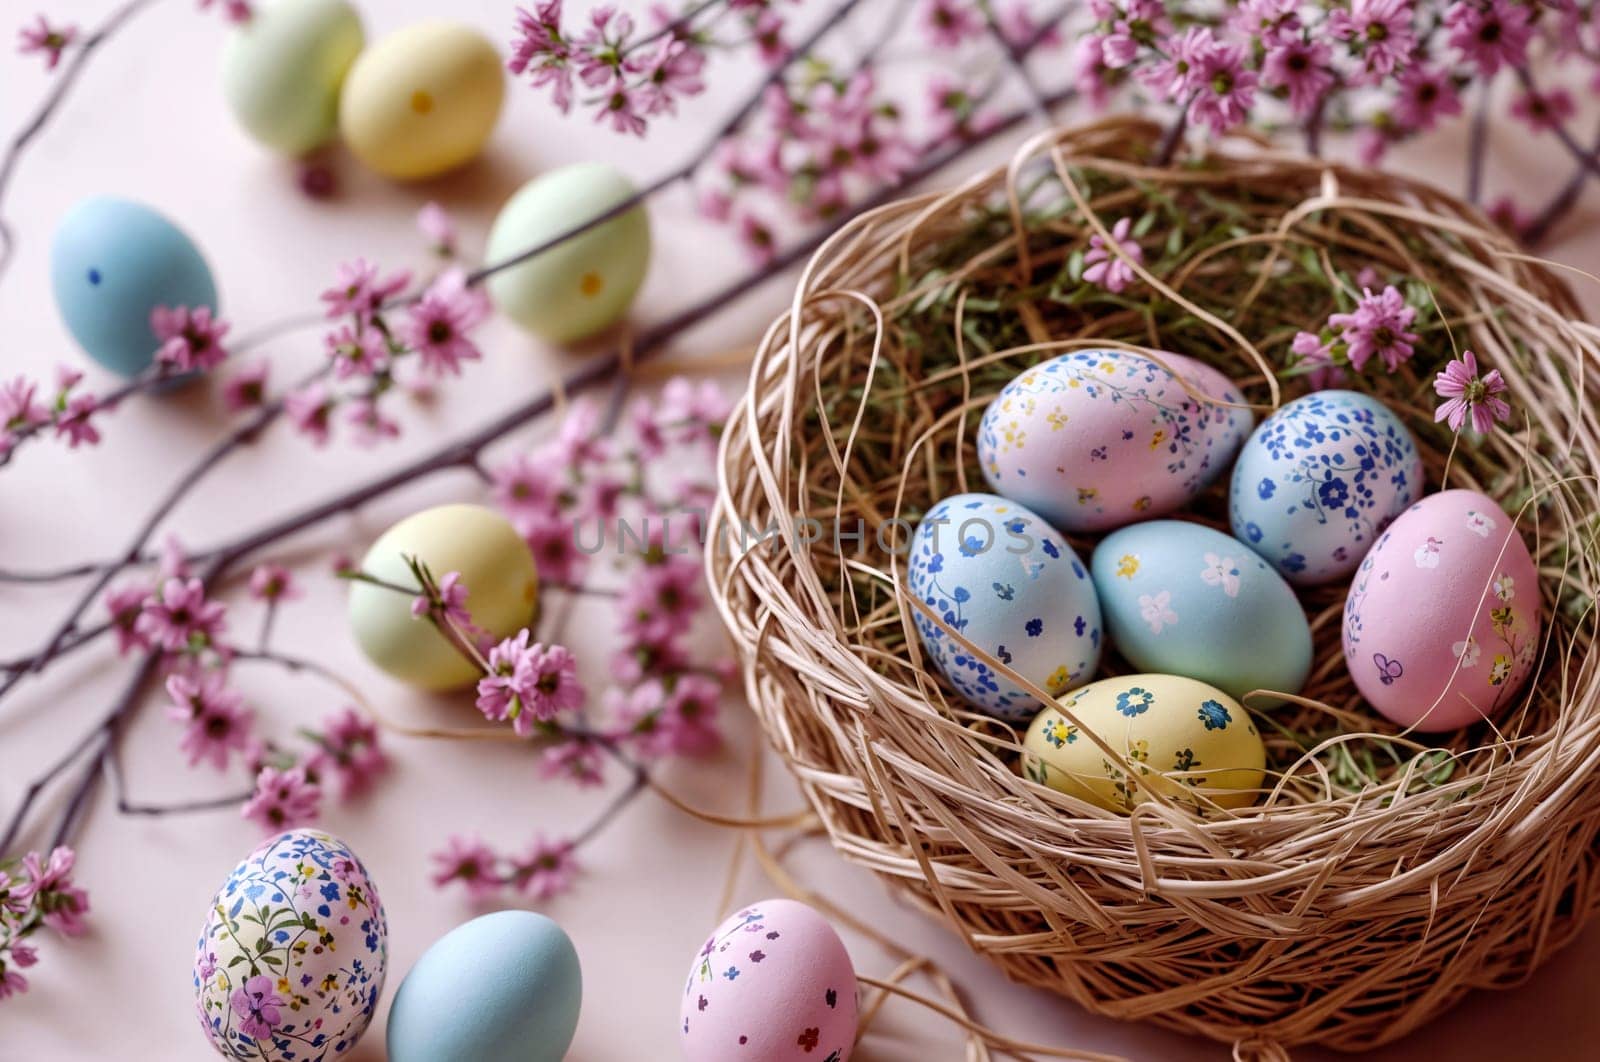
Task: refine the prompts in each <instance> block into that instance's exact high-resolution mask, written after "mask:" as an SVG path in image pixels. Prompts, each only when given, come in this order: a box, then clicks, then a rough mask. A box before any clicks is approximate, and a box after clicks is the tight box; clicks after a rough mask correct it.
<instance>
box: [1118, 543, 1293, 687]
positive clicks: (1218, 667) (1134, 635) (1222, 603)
mask: <svg viewBox="0 0 1600 1062" xmlns="http://www.w3.org/2000/svg"><path fill="white" fill-rule="evenodd" d="M1090 567H1091V570H1092V571H1093V574H1094V586H1095V590H1096V592H1098V594H1099V595H1100V607H1101V609H1102V610H1103V611H1104V613H1105V621H1106V631H1107V633H1108V634H1109V635H1110V637H1111V643H1112V645H1114V646H1115V647H1116V649H1117V651H1118V652H1120V653H1121V654H1122V655H1123V656H1124V657H1126V658H1127V660H1128V662H1129V663H1131V664H1133V665H1134V666H1135V667H1137V668H1139V669H1140V670H1142V671H1154V672H1160V673H1163V674H1168V675H1182V676H1184V677H1186V678H1192V679H1199V680H1200V681H1201V682H1205V683H1209V684H1210V685H1212V686H1215V687H1217V688H1218V689H1220V690H1222V691H1223V692H1224V693H1226V694H1228V695H1229V696H1231V697H1233V698H1235V699H1236V700H1243V699H1244V696H1245V694H1247V693H1249V692H1250V691H1251V690H1256V689H1264V690H1275V691H1277V692H1280V693H1299V692H1300V687H1301V686H1303V685H1305V681H1306V675H1307V674H1308V673H1309V672H1310V670H1311V626H1310V624H1308V623H1307V622H1306V615H1305V611H1304V610H1303V609H1302V608H1301V607H1300V601H1299V599H1298V598H1296V597H1295V594H1294V590H1293V589H1292V588H1291V587H1290V586H1289V584H1288V583H1286V582H1284V581H1283V577H1282V576H1281V575H1279V574H1278V573H1277V572H1276V571H1274V570H1273V568H1272V567H1271V566H1270V565H1269V564H1267V562H1266V561H1264V560H1262V559H1261V558H1260V557H1258V556H1256V554H1255V553H1253V552H1251V550H1250V549H1249V548H1248V547H1247V546H1245V544H1244V543H1242V542H1240V541H1239V540H1238V539H1235V538H1232V537H1230V536H1228V535H1225V534H1223V533H1222V532H1221V531H1215V530H1213V529H1211V528H1209V527H1204V526H1202V525H1200V524H1191V523H1186V522H1185V521H1182V520H1156V521H1152V522H1150V523H1145V524H1134V525H1132V526H1131V527H1125V528H1123V529H1122V530H1120V531H1117V532H1116V533H1114V534H1111V535H1107V536H1106V537H1105V538H1104V539H1102V540H1101V542H1100V544H1099V545H1098V546H1096V547H1095V551H1094V556H1093V557H1092V558H1091V559H1090ZM1280 703H1282V700H1281V699H1280V698H1276V697H1258V698H1253V699H1252V700H1251V701H1250V705H1251V707H1254V708H1267V707H1271V706H1273V705H1275V704H1280Z"/></svg>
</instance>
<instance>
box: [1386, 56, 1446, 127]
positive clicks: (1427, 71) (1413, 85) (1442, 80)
mask: <svg viewBox="0 0 1600 1062" xmlns="http://www.w3.org/2000/svg"><path fill="white" fill-rule="evenodd" d="M1399 85H1400V96H1399V98H1398V99H1397V100H1395V106H1394V116H1395V117H1396V118H1397V119H1399V121H1400V124H1401V125H1403V126H1405V127H1406V128H1407V129H1408V130H1413V131H1416V132H1427V131H1428V130H1429V129H1432V128H1433V127H1434V125H1435V124H1436V123H1437V122H1438V120H1439V119H1440V118H1441V117H1445V116H1447V115H1453V114H1460V113H1461V96H1460V95H1459V94H1458V93H1457V92H1456V86H1455V82H1454V81H1453V80H1452V79H1451V77H1450V75H1449V74H1448V73H1446V72H1445V71H1443V70H1438V69H1434V68H1432V67H1428V66H1424V65H1422V64H1420V63H1418V64H1413V65H1412V66H1409V67H1407V68H1406V69H1405V70H1403V71H1401V73H1400V78H1399Z"/></svg>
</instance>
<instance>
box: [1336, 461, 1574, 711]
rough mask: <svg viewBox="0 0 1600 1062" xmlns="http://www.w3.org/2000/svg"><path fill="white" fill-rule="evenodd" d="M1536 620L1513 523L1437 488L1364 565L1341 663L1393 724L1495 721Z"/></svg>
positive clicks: (1531, 645)
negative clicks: (1493, 719) (1343, 661)
mask: <svg viewBox="0 0 1600 1062" xmlns="http://www.w3.org/2000/svg"><path fill="white" fill-rule="evenodd" d="M1541 623H1542V617H1541V615H1540V606H1539V574H1538V571H1537V569H1536V568H1535V567H1534V563H1533V557H1532V556H1531V555H1530V554H1529V553H1528V547H1527V545H1526V543H1524V542H1523V540H1522V536H1521V535H1520V534H1518V533H1517V529H1516V525H1515V524H1514V523H1513V522H1512V520H1511V518H1510V517H1509V516H1507V515H1506V514H1505V512H1504V510H1502V509H1501V508H1500V506H1499V505H1497V504H1496V503H1495V501H1494V499H1492V498H1490V497H1488V496H1486V495H1483V494H1479V493H1478V492H1477V491H1470V490H1447V491H1442V492H1441V493H1438V494H1431V495H1429V496H1427V497H1425V498H1423V499H1422V500H1421V501H1419V502H1417V503H1416V504H1414V505H1412V506H1411V508H1409V509H1408V510H1406V511H1405V512H1404V513H1402V514H1401V515H1400V517H1399V518H1398V519H1397V520H1395V521H1394V523H1392V524H1390V525H1389V529H1388V530H1387V531H1385V532H1384V533H1383V535H1382V537H1381V538H1379V539H1378V544H1377V545H1376V546H1374V547H1373V548H1372V550H1371V552H1369V553H1368V554H1367V556H1366V559H1364V560H1363V561H1362V562H1361V567H1360V568H1359V569H1358V570H1357V571H1356V576H1355V579H1354V580H1353V581H1352V582H1351V585H1350V594H1349V596H1348V597H1347V598H1345V607H1344V658H1345V664H1346V666H1348V667H1349V669H1350V677H1351V678H1353V679H1355V683H1356V688H1357V689H1359V690H1360V691H1361V695H1362V696H1363V697H1365V698H1366V699H1367V701H1368V702H1369V703H1370V704H1371V705H1372V706H1373V707H1374V708H1376V709H1377V710H1378V711H1380V712H1382V713H1383V714H1384V715H1385V716H1386V717H1388V718H1389V719H1391V720H1393V721H1394V722H1396V723H1398V724H1400V725H1401V726H1404V727H1415V728H1416V729H1418V730H1421V731H1427V732H1436V731H1441V730H1455V729H1457V728H1459V727H1463V726H1468V725H1470V724H1472V723H1476V722H1478V721H1479V720H1480V719H1484V718H1492V717H1493V716H1494V715H1495V714H1496V713H1497V712H1498V711H1500V710H1501V709H1502V708H1504V707H1505V705H1506V704H1507V703H1509V702H1510V701H1511V699H1512V698H1513V697H1514V696H1515V695H1516V693H1517V691H1518V690H1519V689H1521V688H1522V685H1523V684H1524V683H1525V682H1527V680H1528V676H1529V675H1530V674H1531V673H1532V671H1533V665H1534V663H1535V660H1536V657H1537V655H1538V649H1539V631H1540V625H1541Z"/></svg>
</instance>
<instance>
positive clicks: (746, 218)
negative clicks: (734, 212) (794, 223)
mask: <svg viewBox="0 0 1600 1062" xmlns="http://www.w3.org/2000/svg"><path fill="white" fill-rule="evenodd" d="M738 226H739V242H740V243H742V244H744V249H745V251H746V253H747V254H749V256H750V258H751V260H752V261H753V262H755V264H756V265H758V266H760V265H766V264H767V263H768V262H771V261H772V260H773V259H774V258H776V257H777V255H778V238H777V236H776V235H775V234H774V233H773V231H772V228H771V226H769V225H768V224H767V223H766V222H765V221H763V220H762V219H761V218H759V217H757V216H756V215H755V214H752V213H750V212H749V211H741V212H740V214H739V218H738Z"/></svg>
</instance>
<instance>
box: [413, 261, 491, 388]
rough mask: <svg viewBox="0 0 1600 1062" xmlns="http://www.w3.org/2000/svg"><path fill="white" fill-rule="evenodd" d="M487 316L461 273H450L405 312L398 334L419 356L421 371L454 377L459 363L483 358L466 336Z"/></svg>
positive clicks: (485, 307) (486, 309)
mask: <svg viewBox="0 0 1600 1062" xmlns="http://www.w3.org/2000/svg"><path fill="white" fill-rule="evenodd" d="M488 315H489V307H488V305H487V303H486V301H485V299H484V297H483V294H482V293H481V292H479V291H476V290H474V289H472V288H469V287H467V283H466V274H465V273H463V272H462V271H461V270H459V269H452V270H450V271H449V272H448V273H445V274H444V275H443V276H441V277H440V278H439V279H438V280H435V281H434V282H433V283H432V284H430V285H429V286H428V290H427V291H425V292H423V294H422V298H421V299H419V300H418V301H417V302H416V303H415V304H414V305H413V306H412V307H411V308H410V309H409V310H407V311H406V319H405V321H404V323H402V324H401V326H400V329H399V334H400V338H401V340H402V341H404V342H405V344H406V346H408V347H410V348H411V349H412V350H414V351H416V352H417V353H418V354H419V355H421V357H422V367H423V369H424V370H425V371H428V372H431V373H433V375H435V376H443V375H444V374H445V373H449V374H450V375H452V376H456V375H460V373H461V363H462V362H463V361H477V360H479V359H480V358H482V357H483V352H482V351H480V350H479V349H478V348H477V346H476V345H475V344H474V343H473V342H472V340H471V339H469V338H467V333H469V332H471V331H472V329H474V328H476V327H477V326H478V325H479V324H480V323H482V321H483V319H484V318H485V317H487V316H488Z"/></svg>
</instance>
